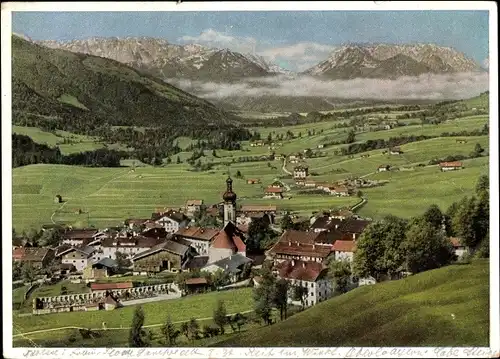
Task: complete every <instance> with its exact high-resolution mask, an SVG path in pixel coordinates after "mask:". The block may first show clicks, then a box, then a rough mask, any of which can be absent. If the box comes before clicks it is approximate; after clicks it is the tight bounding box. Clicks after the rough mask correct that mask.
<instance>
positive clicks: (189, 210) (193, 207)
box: [186, 199, 203, 216]
mask: <svg viewBox="0 0 500 359" xmlns="http://www.w3.org/2000/svg"><path fill="white" fill-rule="evenodd" d="M202 205H203V200H202V199H190V200H188V201H187V202H186V214H187V215H188V216H193V215H194V213H195V212H196V211H199V210H200V209H201V206H202Z"/></svg>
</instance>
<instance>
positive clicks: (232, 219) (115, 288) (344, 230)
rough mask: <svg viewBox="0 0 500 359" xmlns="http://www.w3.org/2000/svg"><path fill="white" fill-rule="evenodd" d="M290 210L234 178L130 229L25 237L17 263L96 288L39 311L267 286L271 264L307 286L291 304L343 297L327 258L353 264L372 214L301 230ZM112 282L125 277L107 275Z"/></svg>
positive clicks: (16, 246) (342, 216) (299, 173)
mask: <svg viewBox="0 0 500 359" xmlns="http://www.w3.org/2000/svg"><path fill="white" fill-rule="evenodd" d="M307 174H308V172H307V167H304V166H297V167H296V168H295V170H294V177H295V178H296V181H297V182H298V183H300V184H301V185H303V186H307V181H306V178H307ZM325 188H327V189H328V190H329V191H330V192H334V193H335V194H336V195H349V192H348V189H347V187H345V186H344V187H339V186H338V185H336V186H335V187H334V186H326V187H325ZM270 189H280V190H281V189H282V187H281V186H280V185H279V184H278V183H277V184H273V185H272V186H270V187H268V188H267V190H266V193H268V192H269V193H273V194H276V193H281V192H278V191H275V192H273V191H270ZM267 198H272V197H267ZM286 215H287V214H286V213H282V212H280V211H278V207H277V206H276V205H273V204H268V205H243V206H241V207H239V208H238V206H237V195H236V193H235V191H234V190H233V180H232V179H231V178H230V177H228V178H227V180H226V189H225V192H224V194H223V195H222V201H221V202H220V203H218V204H215V205H211V206H206V205H204V201H203V200H201V199H197V200H188V201H187V202H186V204H185V206H184V207H183V208H176V209H173V208H164V209H157V210H156V211H155V212H154V213H152V215H151V218H142V219H139V218H130V219H127V220H125V221H124V224H123V227H122V228H105V229H101V230H99V229H95V228H84V229H76V228H71V227H69V228H64V229H59V231H60V238H61V239H60V242H59V243H58V244H57V246H54V247H32V246H31V245H30V243H27V242H26V241H23V240H19V239H17V240H16V241H14V243H13V261H14V262H15V263H18V264H20V265H29V266H31V267H32V268H34V270H36V271H38V272H41V271H43V269H47V268H50V272H51V273H50V275H46V276H45V277H42V279H39V281H41V282H48V283H53V282H57V281H58V280H62V279H66V280H67V279H69V280H71V281H72V282H73V283H87V284H88V286H89V287H90V292H85V293H73V294H66V293H61V295H58V296H53V297H35V298H33V312H32V313H33V314H37V315H38V314H48V313H55V312H72V311H92V310H112V309H115V308H118V307H121V306H123V305H132V304H138V303H142V302H144V301H150V300H168V299H174V298H180V297H183V296H185V295H190V294H193V293H199V292H206V291H209V290H229V289H231V288H237V287H241V286H251V285H253V286H258V285H259V281H260V279H261V277H260V276H259V270H260V269H261V268H262V266H263V265H268V266H270V268H272V271H273V273H274V274H275V275H276V276H277V278H280V279H285V280H286V281H288V282H289V284H290V288H295V287H297V286H298V287H301V288H304V290H303V291H302V294H301V296H300V298H297V297H296V295H295V294H294V293H293V291H291V292H290V294H289V298H288V300H289V302H290V304H292V305H302V306H303V307H304V308H306V307H310V306H313V305H315V304H317V303H319V302H322V301H324V300H326V299H329V298H331V297H332V296H334V295H335V294H336V293H335V289H334V284H333V282H332V278H331V277H330V276H328V265H327V263H328V262H329V261H332V260H334V261H347V262H351V261H352V258H353V254H354V252H355V251H356V241H357V239H358V238H359V236H360V235H361V234H362V233H363V231H364V229H365V228H366V227H367V226H368V225H369V224H370V223H371V220H370V219H364V218H361V217H359V216H357V215H356V214H355V213H353V211H352V210H351V209H345V208H344V209H338V210H335V211H330V212H329V213H318V214H316V215H314V216H312V217H311V218H309V219H307V220H306V221H304V220H303V219H302V222H300V223H299V222H297V221H296V219H294V218H291V219H290V220H291V222H292V223H295V224H297V223H298V224H300V226H299V227H300V229H290V228H289V229H282V228H281V229H280V226H279V225H278V224H279V223H278V222H282V221H284V216H286ZM200 218H204V219H205V220H206V219H207V218H209V219H210V220H209V222H210V223H212V225H210V226H200V225H196V224H197V220H196V219H200ZM289 218H290V217H289ZM257 221H258V222H259V223H262V224H263V226H264V227H265V228H272V230H274V231H276V232H275V233H276V234H277V236H276V239H275V240H273V241H272V242H271V243H270V244H268V245H267V247H266V248H262V247H260V248H259V247H255V245H250V243H251V242H252V238H251V237H252V234H251V233H249V228H250V227H251V226H252V222H257ZM296 222H297V223H296ZM46 230H48V229H46ZM253 235H255V234H253ZM450 241H451V242H452V244H453V246H454V248H455V254H457V255H458V256H460V255H462V254H463V253H464V252H465V248H464V247H463V246H462V245H461V244H460V243H459V241H458V240H457V239H456V238H450ZM125 273H128V276H126V275H124V274H125ZM165 273H167V274H169V275H171V276H170V277H169V278H170V279H169V280H167V279H165V281H164V282H161V279H160V280H159V281H160V282H158V280H157V281H155V282H153V283H144V282H139V283H136V282H135V281H134V280H133V278H134V277H138V278H139V277H141V278H143V277H155V278H162V277H161V275H162V274H165ZM175 275H176V276H177V280H175V281H174V280H172V278H173V277H172V276H175ZM179 277H180V278H182V279H180V280H179V279H178V278H179ZM109 278H116V280H113V281H106V279H109ZM121 278H124V279H121ZM125 278H128V280H125ZM130 278H132V279H130ZM164 278H167V277H164ZM103 280H104V282H103ZM375 282H376V280H375V279H374V278H372V277H369V278H354V277H352V278H351V280H350V283H349V288H350V289H352V288H355V287H357V286H362V285H367V284H374V283H375ZM31 286H32V287H33V286H34V285H33V283H31ZM29 292H30V290H28V293H29Z"/></svg>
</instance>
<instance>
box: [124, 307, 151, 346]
mask: <svg viewBox="0 0 500 359" xmlns="http://www.w3.org/2000/svg"><path fill="white" fill-rule="evenodd" d="M143 325H144V310H143V309H142V307H141V306H138V307H137V308H136V309H135V311H134V317H133V318H132V327H131V328H130V332H129V339H128V343H129V346H130V347H132V348H143V347H147V346H149V344H150V341H149V337H150V334H149V333H148V332H147V331H146V330H144V329H143V328H142V326H143Z"/></svg>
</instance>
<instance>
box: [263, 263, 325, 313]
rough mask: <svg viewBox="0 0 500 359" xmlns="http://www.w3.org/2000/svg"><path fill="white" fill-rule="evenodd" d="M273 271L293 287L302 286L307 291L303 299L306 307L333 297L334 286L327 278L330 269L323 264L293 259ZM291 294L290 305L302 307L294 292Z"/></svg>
mask: <svg viewBox="0 0 500 359" xmlns="http://www.w3.org/2000/svg"><path fill="white" fill-rule="evenodd" d="M273 270H274V272H275V273H276V274H277V276H278V277H279V278H281V279H285V280H287V281H288V282H289V284H290V286H291V287H295V286H300V287H303V288H305V289H306V291H305V293H304V297H303V301H304V305H305V306H306V307H310V306H313V305H315V304H317V303H319V302H322V301H324V300H327V299H328V298H330V297H331V296H332V295H333V284H332V281H331V279H330V278H328V276H327V274H328V268H326V267H325V266H324V265H323V264H322V263H318V262H309V261H300V260H295V259H291V260H286V261H284V262H281V263H279V264H277V265H276V266H275V268H274V269H273ZM290 294H291V295H290V296H289V298H288V301H289V303H291V304H295V305H302V301H301V300H296V298H294V297H293V290H290Z"/></svg>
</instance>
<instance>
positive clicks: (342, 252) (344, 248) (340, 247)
mask: <svg viewBox="0 0 500 359" xmlns="http://www.w3.org/2000/svg"><path fill="white" fill-rule="evenodd" d="M332 250H333V255H334V258H335V260H337V261H341V260H347V261H349V262H351V261H352V259H353V256H354V251H355V250H356V242H355V241H354V240H350V241H346V240H337V241H335V243H334V244H333V246H332Z"/></svg>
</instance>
